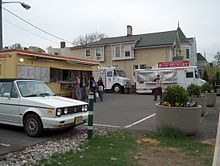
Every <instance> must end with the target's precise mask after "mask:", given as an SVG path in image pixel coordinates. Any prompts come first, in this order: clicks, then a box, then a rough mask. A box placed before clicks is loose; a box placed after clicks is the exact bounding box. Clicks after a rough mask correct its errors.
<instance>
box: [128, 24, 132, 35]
mask: <svg viewBox="0 0 220 166" xmlns="http://www.w3.org/2000/svg"><path fill="white" fill-rule="evenodd" d="M131 35H132V26H131V25H127V36H131Z"/></svg>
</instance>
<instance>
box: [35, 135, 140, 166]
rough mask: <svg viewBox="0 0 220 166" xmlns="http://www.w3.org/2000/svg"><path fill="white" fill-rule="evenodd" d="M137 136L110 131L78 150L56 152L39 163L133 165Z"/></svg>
mask: <svg viewBox="0 0 220 166" xmlns="http://www.w3.org/2000/svg"><path fill="white" fill-rule="evenodd" d="M135 139H136V138H135V136H134V135H133V134H131V133H127V132H124V131H116V132H108V134H106V135H101V136H95V137H94V138H93V139H91V140H89V141H88V142H87V143H86V144H84V145H83V146H81V147H80V149H79V150H77V151H69V152H67V153H65V154H55V155H53V156H52V157H51V158H50V159H49V160H45V159H43V160H41V161H40V163H38V165H45V166H47V165H48V166H49V165H51V166H52V165H53V166H54V165H62V166H68V165H74V166H78V165H79V166H103V165H108V166H111V165H112V166H117V165H118V166H123V165H124V166H126V165H132V164H131V162H132V161H131V158H130V156H129V155H127V154H128V153H129V151H130V150H132V149H135V144H134V142H135Z"/></svg>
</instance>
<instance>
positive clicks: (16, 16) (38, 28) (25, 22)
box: [2, 7, 73, 44]
mask: <svg viewBox="0 0 220 166" xmlns="http://www.w3.org/2000/svg"><path fill="white" fill-rule="evenodd" d="M2 8H3V9H4V10H6V11H7V12H9V13H10V14H12V15H14V16H15V17H17V18H19V19H20V20H22V21H24V22H25V23H27V24H29V25H31V26H32V27H34V28H36V29H38V30H40V31H42V32H44V33H46V34H48V35H50V36H53V37H54V38H57V39H59V40H62V41H65V42H67V43H70V44H73V43H72V42H70V41H68V40H65V39H63V38H61V37H58V36H56V35H53V34H52V33H49V32H47V31H45V30H43V29H41V28H39V27H37V26H35V25H33V24H32V23H30V22H28V21H26V20H24V19H23V18H21V17H20V16H18V15H16V14H14V13H13V12H11V11H9V10H8V9H6V8H4V7H2Z"/></svg>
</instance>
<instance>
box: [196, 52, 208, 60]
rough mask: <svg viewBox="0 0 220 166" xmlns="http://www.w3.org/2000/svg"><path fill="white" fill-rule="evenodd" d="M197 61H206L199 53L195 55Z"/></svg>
mask: <svg viewBox="0 0 220 166" xmlns="http://www.w3.org/2000/svg"><path fill="white" fill-rule="evenodd" d="M197 61H207V60H206V58H205V57H204V56H202V54H201V53H197Z"/></svg>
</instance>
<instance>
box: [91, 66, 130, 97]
mask: <svg viewBox="0 0 220 166" xmlns="http://www.w3.org/2000/svg"><path fill="white" fill-rule="evenodd" d="M92 74H93V77H94V79H95V80H96V81H97V80H98V79H99V77H100V76H101V77H102V80H103V83H104V86H105V90H113V91H114V92H116V93H119V92H123V91H124V88H128V87H129V86H130V79H129V78H127V77H126V76H125V72H124V71H122V70H120V69H119V68H116V67H100V68H99V69H98V70H96V71H93V73H92Z"/></svg>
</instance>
